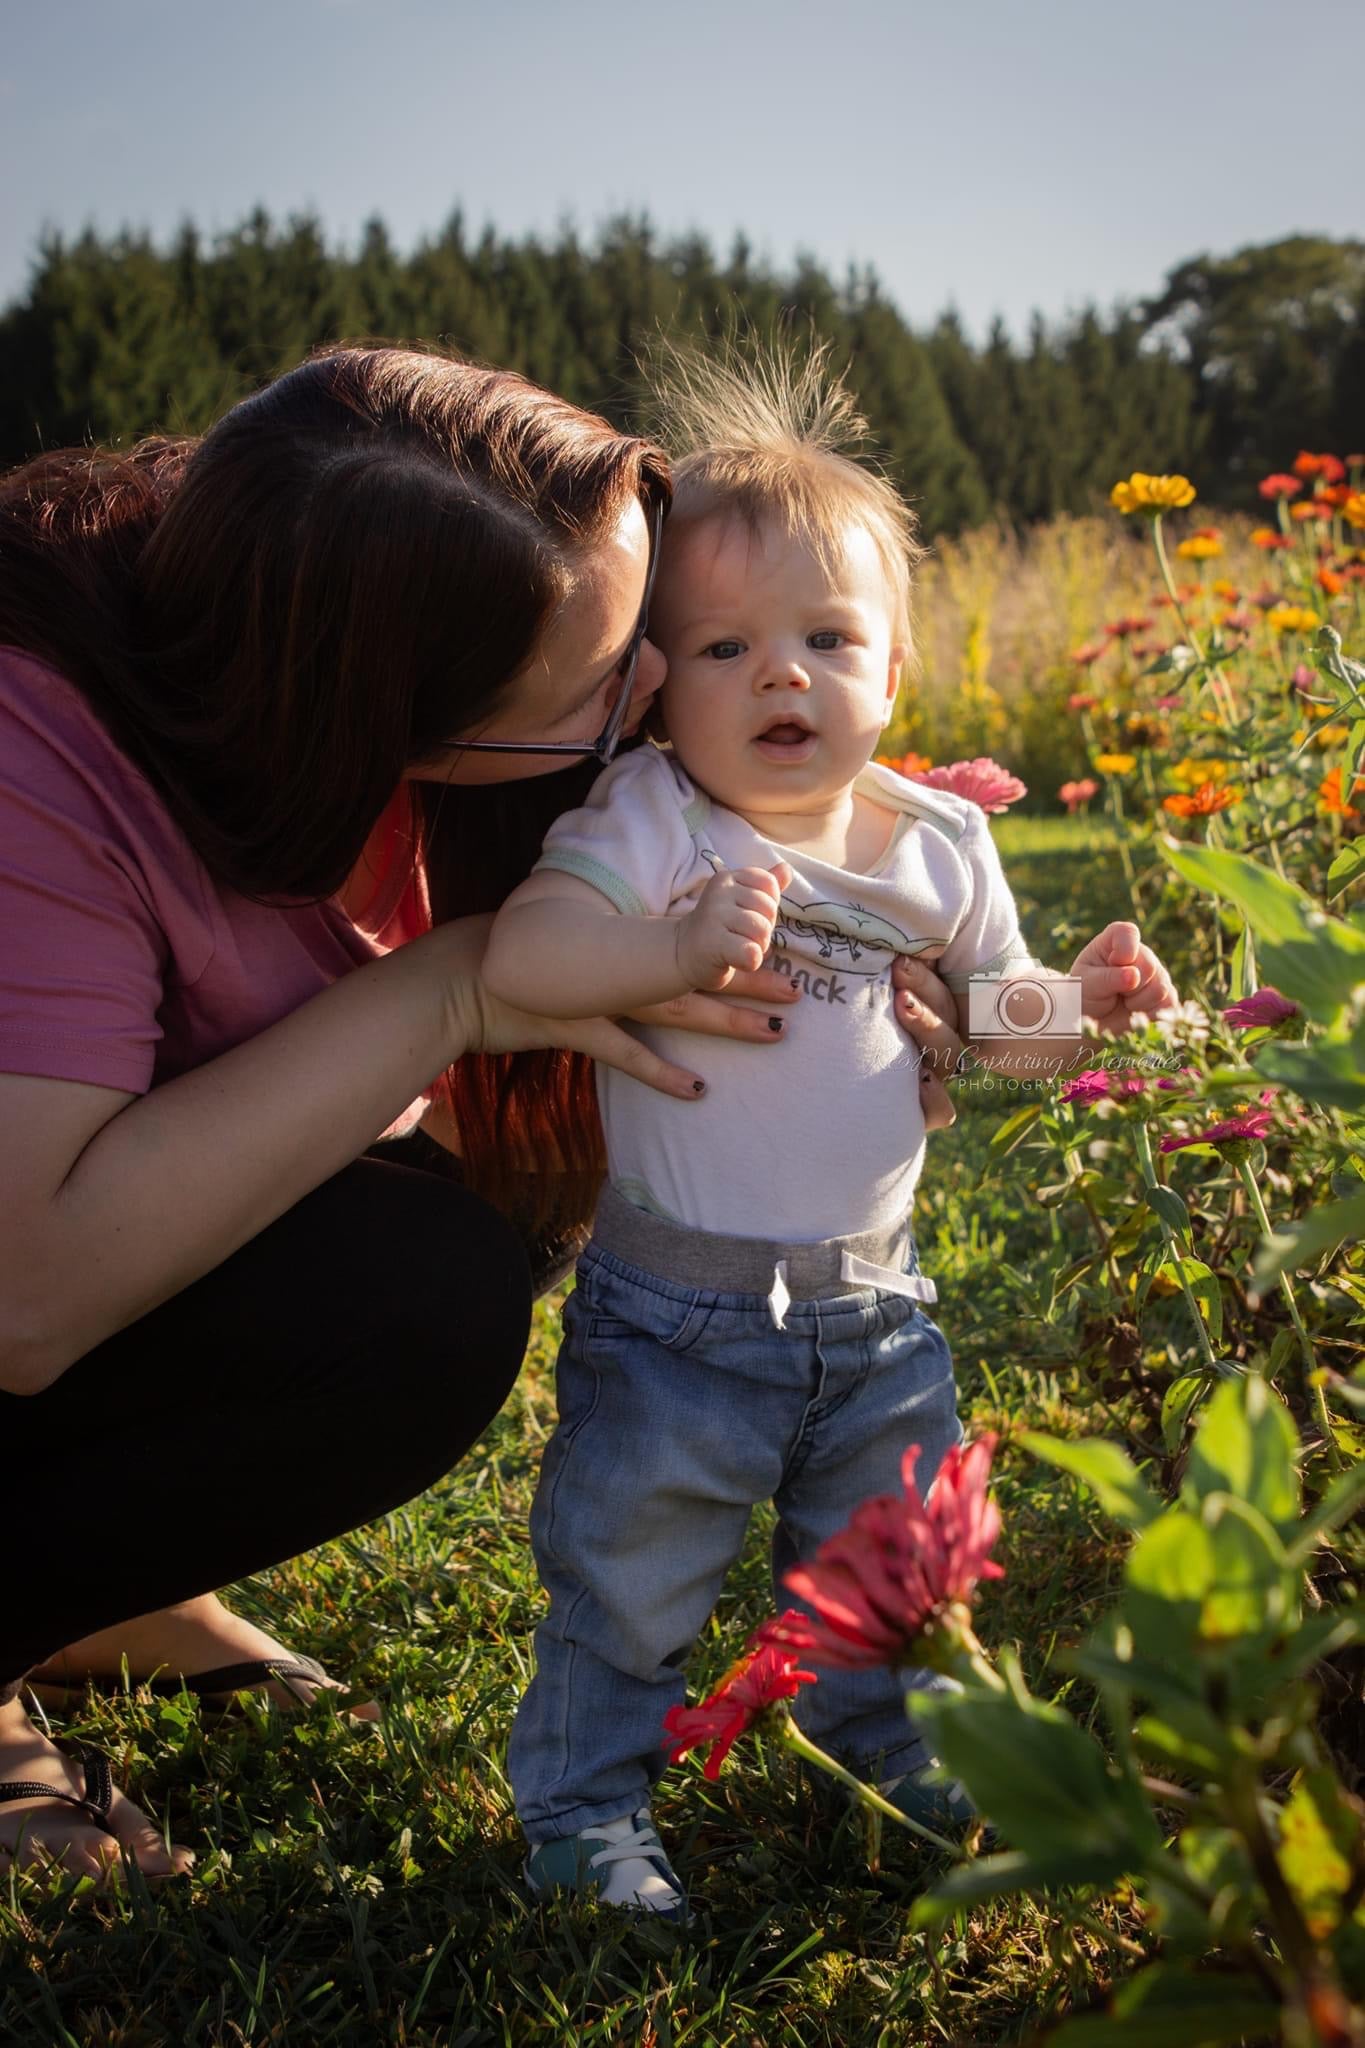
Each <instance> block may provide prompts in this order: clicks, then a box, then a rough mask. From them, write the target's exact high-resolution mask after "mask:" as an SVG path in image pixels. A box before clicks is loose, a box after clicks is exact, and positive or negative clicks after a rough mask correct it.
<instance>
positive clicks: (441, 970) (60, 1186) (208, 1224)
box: [0, 917, 696, 1394]
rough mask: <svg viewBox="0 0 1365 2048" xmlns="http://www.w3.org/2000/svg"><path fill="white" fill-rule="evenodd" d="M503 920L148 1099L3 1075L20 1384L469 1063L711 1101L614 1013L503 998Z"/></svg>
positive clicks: (344, 984) (148, 1305)
mask: <svg viewBox="0 0 1365 2048" xmlns="http://www.w3.org/2000/svg"><path fill="white" fill-rule="evenodd" d="M491 921H492V920H491V919H490V918H488V917H473V918H461V919H459V920H458V921H457V922H455V923H452V924H447V925H442V926H439V927H438V928H437V929H436V930H435V931H433V932H429V933H426V934H425V935H423V936H422V937H421V938H417V939H413V940H412V941H410V942H409V943H408V944H407V945H404V946H400V947H398V948H397V949H396V950H395V951H394V952H392V953H388V954H386V955H385V956H384V957H383V958H382V959H380V960H375V961H371V962H370V963H369V964H368V965H366V966H364V967H360V968H357V969H356V970H355V971H354V972H353V973H351V974H348V975H346V976H344V977H343V979H342V980H340V981H338V982H335V983H334V984H333V985H332V986H331V987H330V988H328V989H324V990H323V991H322V993H321V994H319V995H316V996H314V997H312V998H311V1000H310V1001H308V1002H306V1003H304V1004H302V1005H301V1006H300V1008H298V1009H297V1010H295V1011H293V1012H292V1013H291V1014H290V1015H289V1016H287V1017H284V1018H281V1019H280V1021H279V1022H278V1023H277V1024H272V1025H271V1026H270V1028H269V1029H268V1030H266V1031H262V1032H261V1033H260V1034H259V1035H258V1036H257V1037H255V1038H252V1039H249V1040H248V1041H247V1042H246V1043H245V1044H244V1045H239V1046H235V1047H234V1048H233V1049H232V1051H231V1052H226V1053H223V1054H221V1055H220V1056H219V1057H218V1058H217V1059H214V1060H210V1061H208V1062H207V1063H206V1064H205V1065H203V1066H201V1067H197V1068H195V1069H194V1070H193V1072H191V1073H188V1074H181V1075H179V1076H178V1077H177V1078H176V1079H175V1080H174V1081H167V1082H165V1083H164V1084H163V1085H162V1086H161V1087H159V1088H154V1089H152V1090H151V1091H150V1093H148V1094H146V1095H141V1096H133V1095H129V1094H127V1093H125V1092H122V1091H119V1090H117V1089H110V1088H96V1087H91V1086H89V1085H86V1084H84V1083H77V1082H69V1081H53V1080H42V1079H34V1078H31V1077H28V1076H23V1075H17V1074H5V1075H0V1131H3V1132H4V1143H3V1146H0V1390H3V1391H5V1392H7V1393H12V1394H35V1393H39V1392H41V1390H42V1389H43V1388H44V1387H47V1386H50V1385H51V1384H52V1382H53V1381H54V1380H55V1379H57V1378H59V1377H60V1375H61V1374H62V1373H63V1372H65V1370H66V1368H67V1367H68V1366H69V1365H71V1364H72V1363H73V1362H74V1361H75V1360H76V1359H78V1358H80V1357H83V1356H84V1354H85V1353H86V1352H87V1351H89V1350H91V1349H92V1348H93V1347H94V1346H95V1345H96V1344H99V1343H102V1342H103V1341H104V1339H105V1338H107V1337H111V1336H113V1335H114V1334H115V1332H116V1331H118V1330H122V1329H125V1328H126V1327H127V1326H128V1324H129V1323H132V1322H135V1321H136V1320H137V1319H138V1317H139V1316H143V1315H146V1314H147V1313H148V1312H149V1311H150V1310H151V1309H153V1308H156V1307H158V1306H159V1305H160V1304H161V1303H162V1302H163V1301H167V1300H169V1299H170V1297H171V1296H172V1295H173V1294H178V1293H179V1292H180V1290H181V1289H182V1288H185V1287H188V1286H189V1285H190V1284H191V1282H193V1281H195V1280H197V1279H199V1278H200V1277H201V1275H202V1274H204V1273H207V1272H210V1271H211V1270H212V1269H213V1267H215V1266H217V1265H220V1264H221V1263H222V1261H223V1260H224V1259H226V1258H228V1257H229V1256H230V1255H231V1254H232V1253H233V1252H234V1251H236V1250H237V1249H238V1247H239V1246H240V1245H243V1244H245V1243H246V1242H247V1240H248V1239H249V1238H252V1237H254V1236H256V1234H257V1233H258V1232H259V1231H261V1230H264V1229H265V1228H266V1227H267V1225H268V1224H271V1223H273V1222H274V1221H275V1219H276V1217H278V1216H280V1215H282V1214H283V1213H284V1211H285V1210H286V1209H289V1208H292V1207H293V1205H294V1204H295V1203H296V1202H298V1201H301V1200H302V1199H303V1197H304V1196H305V1195H306V1194H308V1193H310V1192H311V1190H312V1189H313V1188H315V1187H317V1186H319V1185H320V1183H321V1182H322V1181H324V1180H327V1179H328V1178H330V1176H331V1175H332V1174H334V1173H339V1172H340V1171H341V1169H342V1167H343V1166H346V1165H348V1164H349V1163H350V1161H351V1160H353V1159H355V1158H357V1157H358V1156H359V1155H360V1153H362V1152H363V1151H364V1150H365V1148H366V1147H367V1146H369V1145H372V1144H373V1143H374V1142H375V1139H376V1137H377V1135H378V1133H379V1132H380V1131H382V1130H383V1129H384V1128H385V1126H386V1125H387V1124H390V1123H392V1122H393V1120H394V1118H395V1117H396V1116H397V1115H398V1114H399V1113H400V1112H401V1111H402V1110H403V1109H405V1108H406V1107H407V1105H408V1104H409V1103H410V1102H411V1101H412V1100H413V1097H414V1096H416V1095H417V1094H419V1093H420V1091H421V1090H422V1089H423V1088H424V1087H426V1086H427V1085H428V1084H429V1083H430V1082H431V1081H432V1080H433V1079H434V1078H435V1076H436V1075H437V1074H439V1073H440V1072H441V1071H442V1070H443V1069H444V1068H445V1067H447V1066H448V1065H450V1064H451V1063H452V1062H453V1061H454V1060H456V1059H459V1058H460V1057H462V1056H463V1054H465V1053H466V1052H512V1051H516V1050H519V1049H523V1048H535V1047H544V1046H550V1045H561V1046H567V1047H569V1048H570V1049H572V1050H574V1051H577V1052H583V1053H586V1054H587V1055H588V1056H589V1057H591V1058H594V1059H599V1060H604V1061H606V1062H607V1063H608V1064H610V1065H614V1066H619V1067H620V1068H622V1069H623V1070H624V1071H625V1072H627V1073H630V1074H632V1075H633V1076H634V1077H635V1078H636V1079H637V1080H640V1081H642V1082H644V1083H645V1084H646V1086H649V1087H655V1088H661V1089H663V1090H665V1091H666V1092H667V1093H669V1094H671V1095H675V1096H677V1097H679V1098H680V1099H682V1100H684V1101H689V1102H690V1101H695V1100H696V1093H695V1082H696V1076H694V1075H692V1074H689V1073H688V1072H687V1071H686V1070H685V1069H683V1068H681V1067H675V1066H673V1065H671V1064H670V1063H669V1062H667V1061H665V1060H661V1059H659V1058H658V1057H657V1055H656V1054H654V1053H652V1052H650V1051H649V1050H648V1049H647V1048H646V1047H645V1046H643V1045H641V1044H640V1043H639V1042H638V1040H636V1039H634V1038H632V1037H631V1036H630V1034H629V1033H628V1032H625V1031H622V1030H621V1029H620V1028H619V1026H617V1025H615V1024H613V1023H611V1022H609V1021H608V1020H607V1019H606V1018H603V1017H593V1018H588V1019H584V1020H582V1021H580V1022H575V1023H573V1024H571V1025H570V1024H565V1023H563V1022H560V1021H556V1020H551V1019H548V1018H546V1017H545V1016H544V1015H543V1014H535V1013H530V1012H527V1011H520V1010H513V1009H510V1008H508V1007H507V1006H506V1005H505V1004H503V1003H500V1002H498V1001H497V1000H496V998H495V997H493V996H492V995H491V994H490V993H489V992H488V991H487V990H486V989H485V988H484V987H483V985H482V981H481V978H480V965H481V961H482V956H483V952H484V948H485V945H486V943H487V938H488V931H489V927H490V924H491ZM185 1370H186V1371H187V1372H192V1371H193V1370H194V1361H193V1359H186V1361H185Z"/></svg>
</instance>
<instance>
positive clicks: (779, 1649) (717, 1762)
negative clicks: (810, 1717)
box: [664, 1608, 815, 1778]
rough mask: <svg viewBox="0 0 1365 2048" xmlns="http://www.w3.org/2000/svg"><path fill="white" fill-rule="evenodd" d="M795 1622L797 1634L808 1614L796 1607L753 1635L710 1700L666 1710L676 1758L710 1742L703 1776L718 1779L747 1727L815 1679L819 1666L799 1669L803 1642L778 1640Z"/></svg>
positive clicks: (671, 1755) (674, 1760) (672, 1754)
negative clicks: (777, 1631)
mask: <svg viewBox="0 0 1365 2048" xmlns="http://www.w3.org/2000/svg"><path fill="white" fill-rule="evenodd" d="M789 1624H790V1626H791V1629H792V1633H793V1634H796V1633H797V1631H798V1630H799V1629H800V1628H801V1627H802V1626H804V1624H805V1616H804V1615H802V1614H798V1613H797V1612H796V1610H795V1609H794V1608H793V1609H790V1610H789V1611H788V1612H787V1613H786V1614H784V1615H783V1616H782V1619H781V1621H779V1622H771V1621H769V1622H765V1623H764V1624H763V1627H762V1628H760V1629H756V1630H755V1631H754V1633H753V1635H751V1636H750V1638H749V1646H748V1648H747V1650H746V1651H745V1653H744V1655H743V1656H742V1657H741V1658H740V1659H739V1661H738V1663H736V1664H732V1665H731V1667H730V1669H729V1670H728V1671H727V1672H726V1674H725V1676H724V1678H722V1680H721V1682H720V1684H719V1685H718V1686H717V1687H716V1689H715V1691H714V1692H713V1693H712V1694H711V1695H710V1697H709V1698H708V1699H704V1700H703V1701H702V1702H701V1704H700V1705H699V1706H695V1707H670V1708H669V1710H668V1712H667V1713H666V1714H665V1715H664V1728H665V1730H666V1731H667V1733H668V1734H669V1735H671V1736H672V1738H673V1740H672V1742H671V1744H670V1745H669V1751H668V1760H669V1762H670V1763H674V1764H676V1763H678V1762H680V1761H681V1759H682V1758H683V1757H685V1756H686V1755H687V1752H688V1750H689V1749H697V1748H699V1747H700V1746H701V1744H702V1743H703V1742H709V1743H710V1744H711V1754H710V1755H709V1756H708V1757H707V1759H706V1763H705V1766H704V1768H703V1775H704V1776H705V1777H708V1778H718V1777H719V1776H720V1767H721V1765H722V1764H723V1763H724V1761H725V1759H726V1757H727V1756H728V1755H729V1754H730V1751H731V1749H732V1748H733V1747H734V1744H735V1742H736V1741H737V1740H738V1738H739V1737H740V1736H741V1735H743V1734H744V1733H745V1731H746V1729H749V1728H752V1727H753V1725H754V1723H755V1721H757V1720H760V1719H761V1718H762V1716H763V1715H764V1714H766V1713H767V1711H768V1709H769V1707H775V1706H777V1705H778V1703H779V1702H780V1701H782V1700H790V1699H794V1698H795V1697H796V1695H797V1693H798V1692H799V1691H800V1690H801V1687H802V1686H803V1685H813V1684H814V1683H815V1673H814V1672H813V1671H798V1670H797V1668H796V1667H797V1663H798V1660H799V1657H800V1646H799V1645H798V1647H797V1648H792V1647H791V1645H790V1644H789V1643H788V1642H786V1641H783V1640H774V1639H773V1635H772V1633H771V1632H772V1631H773V1630H775V1629H785V1628H786V1627H787V1626H788V1625H789Z"/></svg>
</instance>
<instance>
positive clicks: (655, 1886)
mask: <svg viewBox="0 0 1365 2048" xmlns="http://www.w3.org/2000/svg"><path fill="white" fill-rule="evenodd" d="M580 1839H581V1840H582V1841H584V1842H602V1843H605V1845H606V1846H605V1847H604V1848H601V1849H599V1850H598V1851H597V1852H596V1854H595V1855H593V1856H590V1857H589V1858H588V1861H589V1863H590V1865H591V1867H592V1868H593V1869H594V1870H597V1869H599V1868H605V1869H608V1871H609V1874H608V1875H607V1876H606V1877H605V1878H604V1881H603V1883H602V1885H601V1888H600V1890H599V1892H598V1897H599V1898H600V1900H601V1901H602V1904H603V1905H604V1906H643V1907H644V1908H645V1909H646V1911H647V1912H651V1913H667V1912H671V1911H672V1910H673V1908H674V1907H675V1906H679V1905H681V1903H682V1893H681V1892H680V1891H679V1890H678V1888H677V1886H676V1885H674V1884H672V1883H671V1882H670V1881H669V1879H668V1878H667V1877H665V1876H664V1874H663V1872H662V1871H661V1870H660V1869H659V1867H658V1865H657V1864H656V1863H654V1862H652V1861H651V1860H650V1858H651V1857H654V1856H657V1857H660V1858H662V1857H663V1855H664V1845H663V1843H662V1842H661V1841H660V1840H659V1837H658V1834H657V1833H656V1831H655V1829H654V1828H653V1827H652V1826H651V1825H650V1820H649V1808H648V1807H647V1806H642V1807H641V1808H640V1809H639V1811H638V1812H637V1813H634V1814H629V1813H626V1814H623V1815H622V1816H621V1818H620V1820H608V1821H603V1823H602V1825H601V1826H600V1827H596V1828H584V1829H583V1831H582V1835H581V1837H580ZM613 1866H614V1867H613Z"/></svg>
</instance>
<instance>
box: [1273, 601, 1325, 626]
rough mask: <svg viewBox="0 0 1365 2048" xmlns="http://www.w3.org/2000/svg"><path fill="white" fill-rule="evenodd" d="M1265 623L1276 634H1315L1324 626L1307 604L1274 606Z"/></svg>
mask: <svg viewBox="0 0 1365 2048" xmlns="http://www.w3.org/2000/svg"><path fill="white" fill-rule="evenodd" d="M1265 622H1266V624H1267V626H1269V627H1270V629H1271V631H1272V632H1275V633H1313V632H1316V631H1317V628H1318V627H1319V626H1320V625H1321V624H1322V620H1321V619H1320V618H1319V617H1318V615H1317V613H1316V612H1315V611H1310V610H1309V608H1308V606H1307V605H1306V604H1273V605H1272V606H1271V607H1270V610H1269V611H1268V612H1267V613H1266V615H1265Z"/></svg>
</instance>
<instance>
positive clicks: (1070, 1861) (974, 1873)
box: [910, 1850, 1123, 1928]
mask: <svg viewBox="0 0 1365 2048" xmlns="http://www.w3.org/2000/svg"><path fill="white" fill-rule="evenodd" d="M1122 1875H1123V1872H1122V1870H1118V1871H1116V1870H1115V1867H1114V1858H1113V1856H1112V1855H1111V1854H1109V1853H1108V1852H1105V1853H1104V1854H1101V1855H1096V1856H1092V1857H1089V1858H1087V1857H1085V1856H1082V1855H1078V1854H1077V1853H1076V1852H1075V1851H1074V1850H1061V1851H1059V1852H1058V1854H1057V1855H1055V1856H1025V1855H1023V1854H1022V1853H1021V1852H1020V1851H1018V1850H1011V1851H1010V1852H1009V1853H1008V1854H1007V1855H1001V1856H979V1857H977V1858H975V1859H974V1860H973V1861H972V1862H971V1863H961V1864H959V1865H958V1866H957V1868H956V1869H955V1870H950V1871H949V1873H948V1875H947V1876H946V1877H943V1878H940V1879H939V1881H938V1883H937V1884H936V1885H935V1886H934V1889H933V1890H932V1891H931V1892H927V1893H926V1894H925V1895H924V1897H923V1898H920V1899H916V1901H915V1903H914V1905H913V1907H912V1908H911V1912H910V1925H911V1926H912V1927H915V1928H920V1927H936V1926H938V1925H939V1923H940V1922H941V1921H943V1920H946V1919H947V1917H948V1915H949V1914H950V1913H954V1912H956V1911H957V1909H958V1907H959V1906H974V1905H976V1904H977V1903H978V1901H979V1900H981V1899H994V1898H999V1897H1000V1895H1001V1894H1002V1893H1004V1892H1040V1891H1047V1890H1056V1889H1059V1888H1060V1887H1062V1886H1064V1885H1076V1884H1093V1885H1107V1884H1112V1883H1113V1882H1114V1880H1115V1877H1116V1876H1118V1877H1122Z"/></svg>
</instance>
